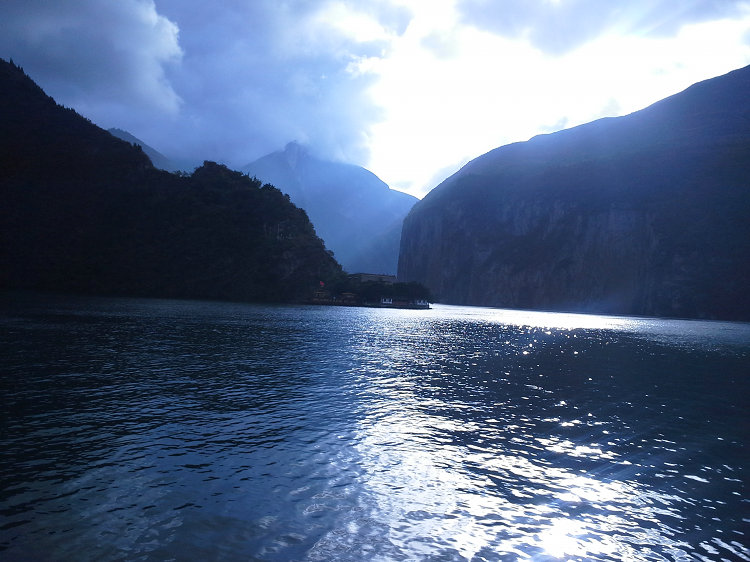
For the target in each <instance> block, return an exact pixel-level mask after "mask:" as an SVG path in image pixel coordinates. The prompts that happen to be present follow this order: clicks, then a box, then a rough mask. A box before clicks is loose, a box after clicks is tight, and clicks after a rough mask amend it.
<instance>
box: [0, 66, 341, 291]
mask: <svg viewBox="0 0 750 562" xmlns="http://www.w3.org/2000/svg"><path fill="white" fill-rule="evenodd" d="M0 197H2V202H3V205H2V210H1V211H0V289H35V290H51V291H60V292H78V293H88V294H106V295H132V296H148V297H171V298H211V299H227V300H245V301H292V300H299V299H304V298H307V297H309V296H311V295H312V292H313V291H314V290H315V289H316V288H317V287H319V283H320V281H324V282H335V281H337V280H338V279H340V278H341V276H342V275H343V272H342V270H341V266H340V265H339V264H338V263H336V261H335V260H334V259H333V257H332V256H331V255H330V252H328V251H327V250H326V249H325V246H324V245H323V243H322V241H321V240H320V239H319V238H318V237H317V236H316V234H315V231H314V229H313V227H312V224H311V223H310V221H309V219H308V217H307V215H306V214H305V212H304V211H303V210H301V209H299V208H297V207H295V206H294V205H293V204H292V203H291V202H290V201H289V198H288V197H286V196H285V195H284V194H282V193H281V192H280V191H279V190H278V189H276V188H274V187H272V186H270V185H265V186H262V185H261V183H260V182H259V181H257V180H253V179H251V178H249V177H247V176H246V175H244V174H241V173H240V172H235V171H232V170H229V169H227V168H226V167H224V166H220V165H218V164H215V163H212V162H206V163H204V165H203V166H201V167H200V168H198V169H196V170H195V172H193V174H192V175H190V176H186V175H183V174H179V175H178V174H170V173H167V172H164V171H162V170H157V169H156V168H154V166H153V165H152V163H151V161H150V160H149V159H148V157H147V156H146V154H145V153H144V152H143V150H142V149H141V147H140V146H134V145H132V144H130V143H128V142H124V141H122V140H120V139H117V138H115V137H114V136H112V135H111V134H110V133H108V132H107V131H105V130H103V129H100V128H99V127H97V126H95V125H93V124H92V123H91V122H90V121H88V120H86V119H84V118H83V117H81V116H80V115H78V114H77V113H75V112H74V111H73V110H72V109H66V108H64V107H61V106H59V105H58V104H56V103H55V101H54V100H53V99H52V98H51V97H49V96H47V95H46V94H45V93H44V92H43V91H42V90H41V88H39V87H38V86H37V85H36V84H35V83H34V82H33V81H32V80H31V79H30V78H29V77H28V76H26V75H25V74H24V72H23V71H22V70H21V69H20V68H19V67H17V66H15V65H13V64H12V63H8V62H5V61H2V60H0Z"/></svg>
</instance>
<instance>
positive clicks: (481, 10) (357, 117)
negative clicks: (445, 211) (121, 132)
mask: <svg viewBox="0 0 750 562" xmlns="http://www.w3.org/2000/svg"><path fill="white" fill-rule="evenodd" d="M0 57H3V58H6V59H7V58H13V59H14V60H15V62H17V63H19V64H20V65H21V66H23V67H24V69H25V70H26V71H27V72H28V73H29V74H30V75H31V77H32V78H34V79H35V80H36V81H37V82H38V83H39V84H40V85H41V86H42V87H43V88H44V89H45V90H47V91H48V92H49V93H50V94H51V95H53V96H54V97H55V98H56V99H57V100H58V101H59V102H60V103H63V104H65V105H68V106H71V107H74V108H75V109H77V110H78V111H79V112H80V113H82V114H83V115H85V116H86V117H88V118H90V119H92V120H93V121H94V122H96V123H97V124H99V125H101V126H104V127H119V128H122V129H126V130H128V131H129V132H131V133H133V134H134V135H136V136H138V137H140V138H141V139H143V140H144V141H145V142H147V143H148V144H150V145H152V146H154V147H155V148H157V149H158V150H160V151H161V152H163V153H165V154H167V155H169V156H171V157H176V158H182V159H186V160H190V161H192V162H194V163H198V162H200V161H201V160H203V159H213V160H218V161H223V162H226V163H228V164H230V165H233V166H236V167H240V166H243V165H244V164H246V163H248V162H250V161H252V160H254V159H256V158H258V157H260V156H262V155H264V154H266V153H268V152H271V151H273V150H277V149H280V148H281V147H283V146H284V145H285V144H286V143H287V142H289V141H291V140H298V141H301V142H305V143H308V144H309V145H311V148H312V149H313V150H315V151H316V152H317V153H318V154H320V155H321V156H325V157H329V158H334V159H339V160H344V161H349V162H352V163H355V164H360V165H363V166H365V167H367V168H369V169H370V170H372V171H373V172H374V173H376V174H377V175H378V176H380V177H381V178H382V179H383V180H384V181H386V182H387V183H389V184H390V185H391V186H393V187H395V188H397V189H402V190H405V191H408V192H410V193H413V194H415V195H417V196H421V195H423V194H424V193H426V192H427V191H428V190H429V189H430V188H432V187H434V186H435V185H437V184H438V183H439V182H440V181H441V180H442V179H444V178H445V177H447V176H448V175H449V174H450V173H452V172H454V171H455V170H456V169H458V167H459V166H460V165H462V164H463V163H465V162H466V161H468V160H469V159H472V158H474V157H476V156H478V155H480V154H482V153H484V152H487V151H488V150H491V149H493V148H495V147H497V146H501V145H503V144H507V143H510V142H515V141H520V140H526V139H528V138H530V137H531V136H533V135H535V134H539V133H545V132H551V131H555V130H559V129H560V128H563V127H570V126H573V125H577V124H580V123H584V122H586V121H590V120H593V119H596V118H599V117H603V116H609V115H621V114H625V113H629V112H631V111H634V110H637V109H640V108H641V107H644V106H646V105H649V104H650V103H653V102H654V101H657V100H658V99H661V98H663V97H666V96H668V95H671V94H673V93H676V92H678V91H680V90H682V89H684V88H686V87H687V86H689V85H690V84H692V83H694V82H697V81H700V80H703V79H706V78H710V77H712V76H716V75H719V74H723V73H725V72H728V71H730V70H732V69H734V68H739V67H742V66H745V65H747V64H750V1H748V0H734V1H732V0H727V1H724V2H705V1H700V0H684V1H680V2H674V1H673V0H632V1H630V2H627V3H613V2H601V0H556V1H552V0H505V1H503V2H494V1H491V0H430V1H429V2H428V1H426V0H316V1H311V0H286V1H284V2H272V1H270V0H269V1H265V0H263V1H252V2H250V1H245V0H224V1H222V2H217V3H211V2H199V1H198V0H118V1H117V2H112V1H110V0H69V1H66V2H48V1H43V0H23V1H21V0H5V1H4V2H1V3H0Z"/></svg>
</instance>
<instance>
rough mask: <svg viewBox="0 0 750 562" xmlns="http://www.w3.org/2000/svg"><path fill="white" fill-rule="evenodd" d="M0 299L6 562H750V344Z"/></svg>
mask: <svg viewBox="0 0 750 562" xmlns="http://www.w3.org/2000/svg"><path fill="white" fill-rule="evenodd" d="M1 302H2V311H1V312H0V350H1V351H2V355H1V356H0V369H1V371H0V372H1V375H2V379H1V382H0V393H1V395H2V400H3V406H2V412H1V416H2V417H0V421H1V422H2V426H1V428H0V429H2V432H1V433H0V451H1V452H0V459H1V464H0V484H2V488H1V489H0V513H1V514H2V519H0V559H2V560H6V561H16V560H35V561H36V560H41V561H44V560H50V561H52V560H54V561H60V560H63V561H65V560H75V561H81V560H269V561H288V560H299V561H312V560H321V561H322V560H336V561H342V560H343V561H362V560H382V561H384V560H445V561H448V560H475V561H478V560H502V561H506V560H507V561H509V560H618V561H619V560H635V561H640V560H643V561H646V560H648V561H656V560H670V561H671V560H722V559H727V560H750V540H748V536H747V534H746V533H747V531H748V528H750V525H748V523H750V498H748V497H747V484H748V479H747V470H748V466H749V464H748V460H750V455H749V454H748V451H749V450H750V449H749V448H748V437H750V435H749V432H748V426H749V425H750V423H749V419H748V412H750V404H748V402H749V400H750V399H749V393H748V388H749V387H750V384H748V382H749V377H750V324H746V323H722V322H703V321H684V320H657V319H644V318H620V317H608V316H591V315H577V314H559V313H543V312H522V311H512V310H498V309H489V308H472V307H454V306H441V305H434V307H433V309H431V310H427V311H414V310H392V309H367V308H343V307H341V308H339V307H316V306H261V305H249V304H232V303H216V302H197V301H167V300H147V299H107V298H83V297H59V296H38V295H37V296H34V295H4V296H3V297H2V301H1Z"/></svg>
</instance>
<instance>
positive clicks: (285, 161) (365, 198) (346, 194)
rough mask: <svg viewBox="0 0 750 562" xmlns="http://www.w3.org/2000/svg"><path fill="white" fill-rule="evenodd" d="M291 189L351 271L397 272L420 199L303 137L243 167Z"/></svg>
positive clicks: (284, 189) (249, 171)
mask: <svg viewBox="0 0 750 562" xmlns="http://www.w3.org/2000/svg"><path fill="white" fill-rule="evenodd" d="M242 169H243V171H245V172H247V173H249V174H250V175H254V176H255V177H257V178H259V179H261V180H262V181H264V182H269V183H271V184H273V185H275V186H276V187H278V188H279V189H281V190H282V191H283V192H285V193H287V194H288V195H289V196H290V198H291V200H292V202H293V203H295V204H296V205H298V206H300V207H302V208H303V209H305V211H306V212H307V213H308V215H309V217H310V220H311V221H312V222H313V224H314V225H315V229H316V231H317V233H318V235H319V236H320V237H321V238H323V240H325V243H326V246H327V247H328V248H329V249H331V250H333V252H334V253H335V255H336V257H337V259H338V260H339V261H340V262H341V264H342V265H343V266H344V268H345V269H346V270H347V271H352V272H353V271H365V272H370V273H389V274H393V273H395V272H396V265H397V262H398V247H399V240H400V236H401V224H402V221H403V218H404V217H405V216H406V214H407V213H408V212H409V210H410V209H411V207H412V206H413V205H414V203H416V201H417V200H416V198H414V197H412V196H410V195H407V194H405V193H401V192H399V191H394V190H392V189H390V188H389V187H388V185H387V184H386V183H384V182H383V181H382V180H380V178H378V177H377V176H376V175H375V174H373V173H372V172H370V171H369V170H366V169H365V168H362V167H361V166H356V165H354V164H345V163H342V162H334V161H331V160H326V159H324V158H321V157H319V156H317V155H315V152H314V149H311V148H310V147H308V146H307V145H305V144H302V143H300V142H298V141H292V142H290V143H288V144H287V145H286V146H285V147H284V149H283V150H278V151H276V152H273V153H271V154H268V155H266V156H264V157H262V158H259V159H258V160H256V161H255V162H252V163H250V164H248V165H247V166H245V167H243V168H242Z"/></svg>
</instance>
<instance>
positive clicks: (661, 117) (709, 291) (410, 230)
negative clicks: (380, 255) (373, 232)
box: [399, 67, 750, 319]
mask: <svg viewBox="0 0 750 562" xmlns="http://www.w3.org/2000/svg"><path fill="white" fill-rule="evenodd" d="M748 99H750V67H747V68H744V69H738V70H736V71H733V72H731V73H729V74H727V75H725V76H723V77H718V78H714V79H711V80H708V81H705V82H701V83H698V84H695V85H693V86H691V87H690V88H688V89H686V90H685V91H683V92H681V93H679V94H675V95H674V96H670V97H669V98H665V99H664V100H661V101H659V102H656V103H655V104H653V105H651V106H649V107H647V108H645V109H643V110H640V111H638V112H634V113H632V114H630V115H628V116H623V117H616V118H605V119H601V120H597V121H594V122H591V123H587V124H583V125H579V126H578V127H574V128H571V129H567V130H564V131H560V132H557V133H551V134H548V135H539V136H537V137H534V138H532V139H530V140H529V141H526V142H521V143H513V144H511V145H506V146H503V147H498V148H496V149H494V150H492V151H489V152H488V153H486V154H484V155H481V156H479V157H477V158H476V159H474V160H472V161H471V162H469V163H467V164H466V165H465V166H464V167H463V168H462V169H461V170H459V171H458V172H456V173H455V174H453V175H452V176H450V177H449V178H447V179H446V180H445V181H443V182H442V183H441V184H440V185H439V186H437V187H436V188H435V189H434V190H432V191H431V192H430V193H429V194H428V195H427V196H425V198H424V199H423V200H422V201H420V202H419V203H418V204H417V205H415V206H414V208H413V209H412V211H411V212H410V214H409V215H408V216H407V218H406V219H405V221H404V230H403V233H402V244H401V254H400V258H399V278H400V279H403V280H404V281H418V282H421V283H424V284H425V285H427V286H428V287H429V288H430V290H431V291H432V292H433V293H434V294H436V295H438V298H442V299H443V300H444V301H446V302H452V303H456V304H479V305H488V306H502V307H510V308H532V309H545V310H569V311H582V312H599V313H616V314H635V315H646V316H682V317H698V318H727V319H748V318H750V303H749V302H748V300H749V299H748V297H747V295H746V294H745V291H744V289H743V287H744V286H747V284H748V283H750V272H748V266H747V265H746V263H747V261H748V260H747V259H744V260H743V256H744V257H745V258H746V257H747V256H748V255H750V232H748V227H747V224H746V223H747V221H746V218H745V216H746V215H745V214H746V213H749V212H750V209H749V208H748V205H749V204H750V201H749V200H750V196H749V192H750V190H749V189H748V187H750V186H748V181H749V180H748V178H750V169H748V162H750V107H749V106H748V101H747V100H748ZM716 276H720V277H721V278H723V280H724V281H723V283H719V282H717V281H716V280H715V279H713V278H715V277H716ZM712 279H713V280H712Z"/></svg>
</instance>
